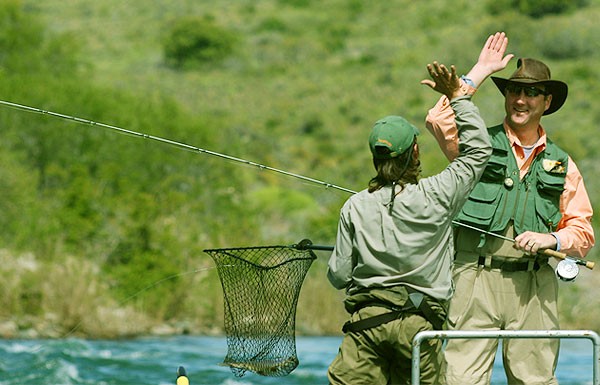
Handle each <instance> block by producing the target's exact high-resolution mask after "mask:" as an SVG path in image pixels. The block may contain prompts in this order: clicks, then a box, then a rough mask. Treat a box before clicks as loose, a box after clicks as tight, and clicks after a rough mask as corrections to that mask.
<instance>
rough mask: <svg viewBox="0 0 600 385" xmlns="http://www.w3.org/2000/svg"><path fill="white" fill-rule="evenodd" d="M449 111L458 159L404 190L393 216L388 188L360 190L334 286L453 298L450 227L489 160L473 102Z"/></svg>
mask: <svg viewBox="0 0 600 385" xmlns="http://www.w3.org/2000/svg"><path fill="white" fill-rule="evenodd" d="M451 106H452V108H453V109H454V111H455V114H456V124H457V127H458V136H459V141H460V153H459V156H458V157H456V158H455V159H454V160H453V161H452V162H451V163H450V164H449V165H448V166H447V167H446V169H444V170H443V171H442V172H441V173H439V174H437V175H434V176H431V177H428V178H423V179H421V180H420V181H419V182H418V183H417V184H409V185H406V186H405V188H404V190H403V191H402V192H401V193H400V194H398V195H397V196H396V198H395V201H394V205H393V211H392V212H391V213H390V212H389V210H388V206H387V204H388V203H389V202H390V198H391V186H386V187H384V188H382V189H380V190H377V191H375V192H373V193H369V192H368V190H363V191H361V192H359V193H357V194H355V195H353V196H352V197H350V198H349V199H348V200H347V201H346V203H345V204H344V206H343V207H342V209H341V214H340V221H339V226H338V233H337V238H336V244H335V248H334V250H333V253H332V255H331V258H330V260H329V266H328V272H327V276H328V278H329V280H330V282H331V283H332V285H333V286H334V287H336V288H338V289H346V290H347V291H348V293H353V292H356V291H357V290H360V289H362V288H371V287H387V286H395V285H399V284H402V285H406V286H410V287H412V288H414V289H416V290H419V291H421V292H423V293H425V294H428V295H430V296H432V297H434V298H437V299H440V300H447V299H449V298H450V297H451V295H452V291H453V289H452V275H451V268H452V261H453V257H454V246H453V239H452V226H451V222H452V219H453V218H454V216H455V215H456V214H457V213H458V212H459V210H460V209H461V207H462V205H463V204H464V202H465V200H466V198H467V196H468V195H469V193H470V192H471V190H472V189H473V187H474V186H475V183H476V182H477V180H478V179H479V177H480V176H481V174H482V172H483V170H484V168H485V165H486V163H487V161H488V159H489V157H490V155H491V145H490V139H489V136H488V133H487V129H486V126H485V123H484V122H483V120H482V119H481V117H480V115H479V111H478V109H477V107H475V105H474V104H473V103H472V102H471V100H470V97H469V96H462V97H459V98H456V99H453V100H452V101H451ZM397 191H398V188H397Z"/></svg>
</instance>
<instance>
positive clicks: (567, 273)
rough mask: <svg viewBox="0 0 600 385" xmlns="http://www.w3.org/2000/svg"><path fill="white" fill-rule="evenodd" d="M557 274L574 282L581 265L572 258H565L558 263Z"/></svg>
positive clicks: (562, 279) (564, 279)
mask: <svg viewBox="0 0 600 385" xmlns="http://www.w3.org/2000/svg"><path fill="white" fill-rule="evenodd" d="M555 271H556V276H557V277H558V278H559V279H560V280H561V281H565V282H572V281H574V280H575V278H577V276H578V275H579V266H577V263H576V262H575V261H573V260H571V259H568V258H565V259H563V260H561V261H560V262H558V264H557V265H556V270H555Z"/></svg>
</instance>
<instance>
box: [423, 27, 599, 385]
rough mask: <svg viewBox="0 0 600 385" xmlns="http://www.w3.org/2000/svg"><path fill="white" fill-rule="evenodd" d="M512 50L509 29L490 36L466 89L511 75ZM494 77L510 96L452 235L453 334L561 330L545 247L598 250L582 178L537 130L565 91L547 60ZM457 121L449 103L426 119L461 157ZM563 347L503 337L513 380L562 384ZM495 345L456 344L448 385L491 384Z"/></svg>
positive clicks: (523, 62) (450, 153)
mask: <svg viewBox="0 0 600 385" xmlns="http://www.w3.org/2000/svg"><path fill="white" fill-rule="evenodd" d="M507 44H508V38H507V37H506V35H505V34H504V33H503V32H498V33H496V34H494V35H491V36H489V38H488V39H487V41H486V43H485V45H484V46H483V49H482V50H481V53H480V56H479V59H478V61H477V63H476V64H475V66H474V67H473V68H472V69H471V71H470V72H469V73H468V74H467V76H466V77H465V78H464V79H463V81H464V82H465V84H463V85H464V86H467V83H470V84H469V85H470V86H471V87H477V86H479V85H481V83H482V82H483V81H484V80H485V79H486V78H487V77H488V76H490V75H492V74H493V73H495V72H498V71H500V70H502V69H504V68H505V67H506V66H507V64H508V62H509V61H510V60H511V59H512V57H513V55H511V54H509V55H505V51H506V48H507ZM492 80H493V81H494V83H495V84H496V86H497V87H498V89H499V90H500V92H501V93H502V95H503V96H504V109H505V112H506V116H505V118H504V122H503V123H501V124H499V125H497V126H493V127H490V128H488V131H489V133H490V137H491V142H492V147H493V153H492V157H491V158H490V160H489V162H488V166H487V167H486V169H485V171H484V173H483V175H482V177H481V179H480V181H479V182H478V184H477V185H476V186H475V188H474V189H473V191H472V192H471V195H470V196H469V199H468V200H467V202H466V203H465V205H464V206H463V209H462V210H461V212H460V213H459V215H458V216H457V217H456V218H455V219H456V221H455V223H459V224H460V225H459V226H457V227H456V232H455V249H456V260H455V262H454V281H455V283H456V292H455V294H454V297H453V298H452V301H451V304H450V309H449V314H448V328H449V329H456V330H478V329H479V330H555V329H558V328H559V323H558V309H557V293H558V286H557V279H556V276H555V274H554V271H553V268H552V267H551V266H550V265H549V264H548V257H547V256H546V255H545V254H541V253H538V251H540V250H543V249H554V250H560V251H561V252H564V253H566V254H568V255H573V256H576V257H584V256H585V255H586V254H587V252H588V251H589V249H590V248H591V247H592V246H593V245H594V231H593V229H592V226H591V217H592V206H591V204H590V201H589V198H588V195H587V192H586V189H585V186H584V184H583V178H582V176H581V174H580V172H579V170H578V169H577V166H576V165H575V163H574V162H573V160H572V159H571V157H570V156H569V155H568V154H567V153H566V152H565V151H564V150H562V149H561V148H560V147H559V146H557V145H556V144H555V143H553V142H552V141H551V140H550V139H549V138H548V137H547V136H546V132H545V130H544V129H543V128H542V126H541V124H540V121H541V118H542V116H544V115H549V114H552V113H554V112H556V111H557V110H558V109H559V108H560V107H561V106H562V105H563V103H564V102H565V100H566V98H567V85H566V84H565V83H563V82H561V81H558V80H554V79H551V77H550V70H549V69H548V67H547V66H546V65H545V64H544V63H542V62H541V61H539V60H535V59H528V58H524V59H519V60H518V61H517V68H516V70H515V71H514V72H513V74H512V75H511V76H510V77H509V78H508V79H504V78H500V77H492ZM472 92H474V89H473V91H472ZM453 116H454V112H453V111H452V109H451V108H449V102H448V99H447V98H445V97H442V98H441V99H440V101H439V102H438V104H437V105H436V106H435V107H434V108H433V109H431V110H430V111H429V114H428V116H427V127H428V128H429V129H430V130H431V131H432V132H433V133H434V135H435V136H436V138H437V139H438V142H439V143H440V145H441V146H442V149H443V150H444V152H445V153H446V155H447V157H448V158H449V159H450V160H452V159H453V158H454V156H456V154H457V151H456V150H457V144H456V143H455V141H454V140H453V137H454V136H455V132H456V127H455V124H454V117H453ZM467 226H468V227H467ZM476 229H481V230H483V231H486V232H487V234H489V233H496V234H498V235H500V236H502V238H499V237H494V236H490V235H486V234H484V233H483V232H482V231H478V230H476ZM511 239H514V242H513V241H510V240H511ZM558 348H559V342H558V340H556V339H534V340H531V339H507V340H504V341H503V342H502V356H503V363H504V368H505V372H506V376H507V379H508V383H509V384H516V385H519V384H523V385H525V384H526V385H536V384H557V381H556V378H555V376H554V370H555V368H556V362H557V358H558ZM497 349H498V340H496V339H472V340H467V339H457V340H449V341H448V345H447V347H446V350H445V356H446V360H447V365H448V367H447V382H448V384H456V385H464V384H472V385H483V384H489V383H490V377H491V372H492V366H493V363H494V358H495V355H496V351H497Z"/></svg>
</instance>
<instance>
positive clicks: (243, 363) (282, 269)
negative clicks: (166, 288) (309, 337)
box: [204, 240, 316, 377]
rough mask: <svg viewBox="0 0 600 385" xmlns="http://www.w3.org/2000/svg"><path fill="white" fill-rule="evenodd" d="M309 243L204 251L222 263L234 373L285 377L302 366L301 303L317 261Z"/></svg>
mask: <svg viewBox="0 0 600 385" xmlns="http://www.w3.org/2000/svg"><path fill="white" fill-rule="evenodd" d="M307 244H311V243H310V241H309V240H304V241H302V242H301V243H300V244H298V245H293V246H260V247H241V248H229V249H210V250H204V251H205V252H206V253H207V254H209V255H210V256H211V257H212V258H213V260H214V261H215V263H216V265H217V270H218V272H219V277H220V279H221V285H222V286H223V296H224V304H225V334H226V336H227V347H228V350H227V356H226V357H225V359H224V361H223V365H226V366H229V367H230V368H231V371H232V372H233V374H234V375H236V376H238V377H242V376H243V375H244V374H245V373H246V371H248V370H249V371H252V372H255V373H257V374H260V375H262V376H271V377H281V376H286V375H288V374H290V373H291V372H292V371H293V370H294V369H295V368H296V367H297V366H298V357H297V355H296V336H295V321H296V305H297V303H298V296H299V294H300V288H301V286H302V282H303V281H304V277H305V276H306V273H307V271H308V269H309V268H310V265H311V264H312V262H313V261H314V260H315V259H316V256H315V254H314V253H313V252H312V251H311V250H307V249H305V248H303V247H302V246H303V245H307Z"/></svg>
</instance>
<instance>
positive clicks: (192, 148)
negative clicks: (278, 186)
mask: <svg viewBox="0 0 600 385" xmlns="http://www.w3.org/2000/svg"><path fill="white" fill-rule="evenodd" d="M0 105H4V106H7V107H10V108H14V109H17V110H20V111H27V112H33V113H37V114H42V115H48V116H52V117H55V118H60V119H65V120H70V121H73V122H76V123H81V124H86V125H89V126H94V127H102V128H107V129H109V130H113V131H116V132H118V133H120V134H125V135H129V136H133V137H137V138H142V139H149V140H153V141H156V142H159V143H163V144H168V145H170V146H174V147H177V148H180V149H184V150H186V151H191V152H196V153H201V154H205V155H211V156H215V157H218V158H221V159H226V160H230V161H233V162H237V163H242V164H245V165H249V166H254V167H258V168H259V169H260V170H267V171H272V172H276V173H279V174H282V175H286V176H289V177H292V178H296V179H300V180H304V181H307V182H311V183H314V184H318V185H321V186H325V187H326V188H332V189H336V190H340V191H344V192H348V193H351V194H353V193H355V191H352V190H349V189H347V188H344V187H341V186H337V185H334V184H331V183H327V182H324V181H322V180H318V179H314V178H310V177H307V176H304V175H300V174H296V173H293V172H289V171H285V170H281V169H278V168H274V167H270V166H266V165H264V164H260V163H256V162H252V161H250V160H246V159H242V158H237V157H235V156H231V155H227V154H223V153H219V152H216V151H211V150H206V149H204V148H200V147H196V146H192V145H190V144H186V143H182V142H178V141H175V140H171V139H167V138H162V137H160V136H154V135H150V134H145V133H142V132H137V131H133V130H128V129H125V128H121V127H117V126H114V125H110V124H105V123H100V122H95V121H93V120H88V119H82V118H78V117H76V116H71V115H65V114H60V113H57V112H52V111H48V110H43V109H41V108H36V107H30V106H25V105H22V104H17V103H11V102H7V101H4V100H0Z"/></svg>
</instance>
